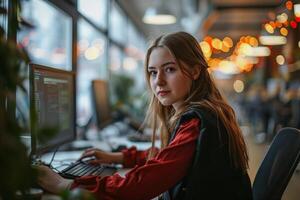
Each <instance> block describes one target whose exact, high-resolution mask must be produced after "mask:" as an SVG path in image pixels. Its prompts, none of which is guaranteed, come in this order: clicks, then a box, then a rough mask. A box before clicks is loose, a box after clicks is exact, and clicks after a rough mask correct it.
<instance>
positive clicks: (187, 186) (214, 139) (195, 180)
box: [163, 108, 252, 200]
mask: <svg viewBox="0 0 300 200" xmlns="http://www.w3.org/2000/svg"><path fill="white" fill-rule="evenodd" d="M193 118H199V119H200V120H201V123H200V124H201V125H200V129H199V130H200V134H199V137H198V140H197V145H196V151H195V155H194V160H193V164H192V166H191V167H190V169H189V171H188V174H187V176H185V177H184V178H183V180H181V181H180V182H179V183H177V184H176V185H175V186H174V187H173V188H171V189H170V190H169V191H167V192H165V193H164V195H163V199H165V200H169V199H191V200H194V199H201V200H202V199H209V200H214V199H218V200H219V199H230V200H251V199H252V189H251V182H250V179H249V176H248V174H247V172H244V171H243V170H241V169H236V168H234V167H233V164H232V163H231V162H230V159H229V158H230V157H229V147H228V134H227V133H226V129H225V127H224V125H223V124H222V122H221V120H220V119H218V118H217V117H216V116H215V115H213V114H212V113H211V112H208V111H204V110H203V109H201V110H200V109H199V108H191V109H190V110H189V111H187V112H186V113H184V114H183V115H182V117H181V118H180V119H179V120H178V122H177V125H176V127H175V129H174V131H173V133H172V135H171V139H170V141H172V140H173V138H174V137H175V135H176V132H177V130H178V128H179V126H180V125H181V124H182V123H183V122H185V121H188V120H190V119H193Z"/></svg>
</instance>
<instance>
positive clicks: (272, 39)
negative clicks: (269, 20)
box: [259, 35, 286, 45]
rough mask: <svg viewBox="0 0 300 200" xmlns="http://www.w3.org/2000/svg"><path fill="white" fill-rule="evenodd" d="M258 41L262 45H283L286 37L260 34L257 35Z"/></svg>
mask: <svg viewBox="0 0 300 200" xmlns="http://www.w3.org/2000/svg"><path fill="white" fill-rule="evenodd" d="M259 42H260V43H261V44H263V45H284V44H286V37H284V36H279V35H262V36H260V37H259Z"/></svg>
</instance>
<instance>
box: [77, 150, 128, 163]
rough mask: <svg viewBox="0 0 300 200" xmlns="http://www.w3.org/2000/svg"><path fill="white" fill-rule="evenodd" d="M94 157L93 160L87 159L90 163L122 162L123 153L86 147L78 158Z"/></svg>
mask: <svg viewBox="0 0 300 200" xmlns="http://www.w3.org/2000/svg"><path fill="white" fill-rule="evenodd" d="M89 157H94V158H95V160H91V161H89V162H90V163H91V164H102V163H115V164H123V159H124V156H123V153H122V152H114V153H112V152H106V151H102V150H100V149H95V148H91V149H87V150H85V151H84V152H83V154H82V155H81V158H80V159H83V158H89Z"/></svg>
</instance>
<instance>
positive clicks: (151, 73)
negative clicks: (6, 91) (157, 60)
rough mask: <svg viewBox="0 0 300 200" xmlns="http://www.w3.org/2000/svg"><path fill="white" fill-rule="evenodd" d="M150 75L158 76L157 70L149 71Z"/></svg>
mask: <svg viewBox="0 0 300 200" xmlns="http://www.w3.org/2000/svg"><path fill="white" fill-rule="evenodd" d="M149 74H150V76H156V74H157V72H156V71H149Z"/></svg>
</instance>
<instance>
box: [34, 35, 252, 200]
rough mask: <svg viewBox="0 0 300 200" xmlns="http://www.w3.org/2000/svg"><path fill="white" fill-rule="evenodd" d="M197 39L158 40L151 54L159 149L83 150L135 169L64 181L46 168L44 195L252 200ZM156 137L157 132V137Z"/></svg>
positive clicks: (243, 162)
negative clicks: (77, 191)
mask: <svg viewBox="0 0 300 200" xmlns="http://www.w3.org/2000/svg"><path fill="white" fill-rule="evenodd" d="M207 68H208V66H207V63H206V61H205V60H204V57H203V54H202V52H201V49H200V46H199V44H198V42H197V40H196V39H195V38H194V37H192V36H191V35H190V34H188V33H185V32H177V33H172V34H169V35H165V36H161V37H159V38H157V39H156V40H155V41H154V43H153V44H152V46H150V48H149V49H148V52H147V54H146V59H145V74H146V79H147V83H148V85H149V87H150V89H151V95H150V96H151V100H150V105H149V109H148V112H147V118H146V119H147V121H149V122H150V124H151V126H152V128H153V130H154V131H153V138H154V137H155V134H156V132H159V133H160V136H161V144H162V148H161V150H159V151H157V150H155V148H154V142H153V144H152V148H150V149H149V150H147V151H138V150H137V149H136V148H134V147H132V148H130V149H126V150H124V151H122V152H120V153H109V152H103V151H101V150H97V149H90V150H87V151H86V152H85V153H84V154H83V157H90V156H95V157H96V159H97V160H96V161H95V162H98V163H111V162H114V163H121V164H123V165H124V166H125V167H132V169H131V170H130V171H129V172H128V173H127V174H126V176H125V177H121V176H119V175H118V174H115V175H113V176H106V177H98V176H89V177H81V178H79V179H75V180H74V181H70V180H66V179H63V178H62V177H60V176H59V175H57V174H54V173H53V172H52V171H50V170H49V169H47V168H45V167H42V168H41V170H43V171H44V173H42V175H41V176H40V177H39V184H40V185H41V186H42V187H43V188H45V189H46V190H48V191H50V192H53V193H58V192H59V191H60V190H62V189H66V188H69V189H73V188H84V189H87V190H89V191H91V192H92V193H93V194H94V195H95V197H96V198H97V199H126V200H128V199H151V198H154V197H156V196H160V197H161V198H162V199H188V198H189V199H243V200H245V199H252V192H251V185H250V180H249V177H248V174H247V168H248V155H247V150H246V146H245V142H244V140H243V137H242V134H241V131H240V129H239V127H238V124H237V122H236V119H235V114H234V111H233V110H232V108H231V107H230V106H229V105H228V104H227V103H226V102H225V100H224V99H223V98H222V96H221V95H220V93H219V91H218V89H217V88H216V86H215V85H214V83H213V81H212V79H211V78H210V75H209V73H208V70H207ZM155 130H158V131H155Z"/></svg>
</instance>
